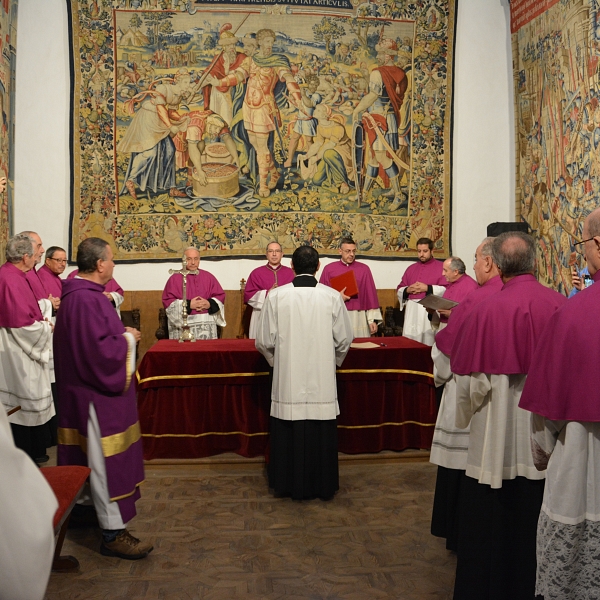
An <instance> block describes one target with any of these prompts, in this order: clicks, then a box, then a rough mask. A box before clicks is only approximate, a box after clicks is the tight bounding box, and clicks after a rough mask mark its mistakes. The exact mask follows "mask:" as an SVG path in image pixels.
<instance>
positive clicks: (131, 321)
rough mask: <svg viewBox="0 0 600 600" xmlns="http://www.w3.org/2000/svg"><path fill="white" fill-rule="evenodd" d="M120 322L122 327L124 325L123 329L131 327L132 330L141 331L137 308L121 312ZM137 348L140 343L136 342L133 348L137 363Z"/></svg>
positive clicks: (140, 320)
mask: <svg viewBox="0 0 600 600" xmlns="http://www.w3.org/2000/svg"><path fill="white" fill-rule="evenodd" d="M121 322H122V323H123V325H125V327H133V328H134V329H137V330H138V331H142V325H141V322H142V318H141V315H140V309H139V308H132V309H131V310H122V311H121ZM139 346H140V343H139V342H138V343H137V344H136V346H135V354H136V356H135V359H136V361H137V358H138V356H139V352H138V350H139Z"/></svg>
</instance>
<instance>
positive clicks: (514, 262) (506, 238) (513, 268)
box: [492, 231, 535, 282]
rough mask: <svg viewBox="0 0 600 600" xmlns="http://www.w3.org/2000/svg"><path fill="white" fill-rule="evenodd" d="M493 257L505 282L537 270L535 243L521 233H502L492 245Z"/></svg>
mask: <svg viewBox="0 0 600 600" xmlns="http://www.w3.org/2000/svg"><path fill="white" fill-rule="evenodd" d="M492 256H493V258H494V262H495V263H496V265H497V266H498V271H499V272H500V275H501V276H502V281H504V282H506V281H508V280H509V279H512V278H513V277H516V276H517V275H526V274H531V275H533V272H534V270H535V242H534V241H533V238H532V237H531V236H530V235H527V234H526V233H522V232H520V231H507V232H506V233H501V234H500V235H499V236H498V237H497V238H496V239H495V240H494V241H493V243H492Z"/></svg>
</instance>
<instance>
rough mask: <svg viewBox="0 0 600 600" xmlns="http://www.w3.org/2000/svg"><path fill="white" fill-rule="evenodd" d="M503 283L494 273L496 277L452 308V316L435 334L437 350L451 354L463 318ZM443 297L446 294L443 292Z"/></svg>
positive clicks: (499, 288)
mask: <svg viewBox="0 0 600 600" xmlns="http://www.w3.org/2000/svg"><path fill="white" fill-rule="evenodd" d="M503 285H504V284H503V283H502V279H500V275H496V277H492V278H491V279H488V280H487V281H486V282H485V283H484V284H483V285H482V286H478V287H476V288H475V289H474V290H473V291H472V292H471V293H470V294H468V295H467V297H466V298H465V299H464V300H463V301H462V302H461V303H460V304H459V305H458V306H456V307H455V308H453V309H452V318H451V319H450V320H449V321H448V325H447V326H446V327H444V329H442V330H441V331H439V332H438V333H437V334H436V336H435V344H436V346H437V347H438V350H441V351H442V352H443V353H444V354H446V355H447V356H451V354H452V346H453V344H454V341H455V339H456V335H457V334H458V332H459V331H460V329H461V327H462V324H463V322H464V321H465V319H468V318H469V317H470V316H471V311H472V310H473V308H474V307H475V306H476V305H477V304H479V303H480V302H482V301H483V300H485V299H486V298H488V297H489V296H491V295H492V294H495V293H497V292H499V291H500V290H501V289H502V286H503ZM445 297H446V294H444V298H445Z"/></svg>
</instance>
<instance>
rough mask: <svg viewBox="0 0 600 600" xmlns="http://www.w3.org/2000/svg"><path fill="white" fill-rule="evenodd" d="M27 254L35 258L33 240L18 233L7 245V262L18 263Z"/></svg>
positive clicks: (24, 234) (25, 234)
mask: <svg viewBox="0 0 600 600" xmlns="http://www.w3.org/2000/svg"><path fill="white" fill-rule="evenodd" d="M25 254H27V255H29V256H33V240H32V239H31V238H30V237H29V235H27V233H17V235H15V236H13V237H11V238H10V239H9V240H8V242H7V244H6V260H7V261H8V262H9V263H13V264H15V263H18V262H21V261H22V260H23V256H25Z"/></svg>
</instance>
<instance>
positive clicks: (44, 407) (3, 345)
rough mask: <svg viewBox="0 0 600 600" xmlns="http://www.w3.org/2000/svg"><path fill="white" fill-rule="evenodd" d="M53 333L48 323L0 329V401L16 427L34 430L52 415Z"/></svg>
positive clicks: (40, 322)
mask: <svg viewBox="0 0 600 600" xmlns="http://www.w3.org/2000/svg"><path fill="white" fill-rule="evenodd" d="M51 344H52V331H51V329H50V323H48V322H47V321H35V322H34V323H32V324H31V325H29V326H27V327H19V328H9V327H0V400H1V401H2V404H3V405H4V408H5V409H6V410H7V411H8V410H10V409H11V408H14V407H15V406H21V410H19V411H17V412H16V413H15V414H13V415H11V416H10V417H9V420H10V422H11V423H14V424H15V425H25V426H27V427H33V426H36V425H43V424H44V423H47V422H48V421H49V420H50V419H51V418H52V417H53V416H54V414H55V411H54V403H53V402H52V392H51V390H50V370H49V360H50V348H51Z"/></svg>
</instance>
